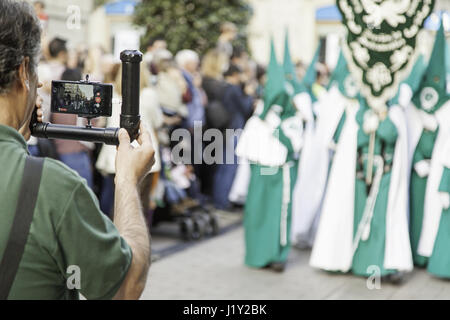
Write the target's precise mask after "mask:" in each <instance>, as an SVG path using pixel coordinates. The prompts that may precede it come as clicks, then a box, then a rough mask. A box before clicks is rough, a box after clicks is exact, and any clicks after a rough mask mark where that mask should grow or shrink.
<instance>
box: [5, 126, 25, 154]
mask: <svg viewBox="0 0 450 320" xmlns="http://www.w3.org/2000/svg"><path fill="white" fill-rule="evenodd" d="M1 141H8V142H12V143H16V144H17V145H19V146H21V147H22V148H23V149H25V150H26V151H27V150H28V148H27V143H26V141H25V139H24V137H23V136H22V135H21V134H20V133H19V132H18V131H17V130H16V129H14V128H12V127H9V126H5V125H2V124H0V142H1Z"/></svg>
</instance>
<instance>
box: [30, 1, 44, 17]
mask: <svg viewBox="0 0 450 320" xmlns="http://www.w3.org/2000/svg"><path fill="white" fill-rule="evenodd" d="M33 6H34V10H35V11H36V14H40V13H41V12H42V11H44V9H45V4H44V3H43V2H42V1H35V2H33Z"/></svg>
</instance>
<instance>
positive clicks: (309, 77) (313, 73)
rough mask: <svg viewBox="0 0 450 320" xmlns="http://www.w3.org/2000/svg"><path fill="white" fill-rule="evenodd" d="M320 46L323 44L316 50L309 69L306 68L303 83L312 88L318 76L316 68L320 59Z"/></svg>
mask: <svg viewBox="0 0 450 320" xmlns="http://www.w3.org/2000/svg"><path fill="white" fill-rule="evenodd" d="M320 47H321V44H320V43H319V45H318V46H317V49H316V52H315V53H314V57H313V59H312V60H311V63H310V64H309V66H308V69H307V70H306V73H305V76H304V77H303V81H302V82H303V84H304V85H305V86H306V87H308V88H310V87H311V86H312V85H313V83H314V82H315V81H316V77H317V70H316V64H317V61H319V53H320Z"/></svg>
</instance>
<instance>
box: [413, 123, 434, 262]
mask: <svg viewBox="0 0 450 320" xmlns="http://www.w3.org/2000/svg"><path fill="white" fill-rule="evenodd" d="M438 131H439V130H436V131H434V132H432V131H428V130H423V132H422V135H421V137H420V139H419V142H418V143H417V146H416V150H415V151H414V156H413V163H412V172H411V183H410V195H411V196H410V200H409V202H410V204H409V205H410V221H411V222H410V235H411V236H410V237H411V249H412V253H413V259H414V264H415V265H417V266H420V267H425V266H426V264H427V262H428V258H427V257H424V256H421V255H419V254H418V253H417V248H418V246H419V240H420V234H421V231H422V222H423V214H424V204H425V190H426V188H427V180H428V176H426V177H419V175H418V174H417V172H416V170H414V165H415V164H416V163H417V162H419V161H422V160H425V159H431V155H432V153H433V147H434V143H435V141H436V137H437V133H438Z"/></svg>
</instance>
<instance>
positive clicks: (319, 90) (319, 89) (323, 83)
mask: <svg viewBox="0 0 450 320" xmlns="http://www.w3.org/2000/svg"><path fill="white" fill-rule="evenodd" d="M316 70H317V73H316V74H317V76H316V81H315V82H314V83H313V85H312V88H311V90H312V93H313V94H314V96H315V97H316V98H317V99H320V97H321V96H322V95H324V94H325V93H326V92H327V89H326V87H327V84H328V75H329V72H328V67H327V66H326V65H325V64H323V63H317V64H316Z"/></svg>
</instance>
